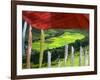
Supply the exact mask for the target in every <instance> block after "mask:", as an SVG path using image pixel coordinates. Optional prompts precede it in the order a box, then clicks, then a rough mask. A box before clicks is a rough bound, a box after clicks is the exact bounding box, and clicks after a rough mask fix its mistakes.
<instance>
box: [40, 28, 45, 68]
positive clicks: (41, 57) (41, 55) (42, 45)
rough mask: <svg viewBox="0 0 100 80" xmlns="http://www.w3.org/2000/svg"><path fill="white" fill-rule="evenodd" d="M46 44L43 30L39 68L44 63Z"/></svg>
mask: <svg viewBox="0 0 100 80" xmlns="http://www.w3.org/2000/svg"><path fill="white" fill-rule="evenodd" d="M44 42H45V37H44V30H43V29H41V40H40V59H39V68H41V67H42V62H43V53H44Z"/></svg>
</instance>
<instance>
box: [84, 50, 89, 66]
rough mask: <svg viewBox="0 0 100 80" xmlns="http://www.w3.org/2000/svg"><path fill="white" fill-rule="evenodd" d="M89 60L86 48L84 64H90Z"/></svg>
mask: <svg viewBox="0 0 100 80" xmlns="http://www.w3.org/2000/svg"><path fill="white" fill-rule="evenodd" d="M88 64H89V62H88V52H87V50H86V49H85V53H84V65H85V66H88Z"/></svg>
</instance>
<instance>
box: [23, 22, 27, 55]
mask: <svg viewBox="0 0 100 80" xmlns="http://www.w3.org/2000/svg"><path fill="white" fill-rule="evenodd" d="M26 29H27V22H26V21H25V22H24V26H23V32H22V54H23V55H25V50H24V46H25V34H26Z"/></svg>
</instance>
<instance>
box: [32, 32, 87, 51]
mask: <svg viewBox="0 0 100 80" xmlns="http://www.w3.org/2000/svg"><path fill="white" fill-rule="evenodd" d="M83 38H85V35H83V34H81V33H79V32H65V33H64V34H62V35H60V36H57V37H52V38H49V39H46V40H45V44H44V49H45V50H46V49H53V48H57V47H61V46H64V45H66V44H70V43H74V42H75V41H76V40H81V39H83ZM32 49H35V50H37V51H40V41H35V42H33V43H32Z"/></svg>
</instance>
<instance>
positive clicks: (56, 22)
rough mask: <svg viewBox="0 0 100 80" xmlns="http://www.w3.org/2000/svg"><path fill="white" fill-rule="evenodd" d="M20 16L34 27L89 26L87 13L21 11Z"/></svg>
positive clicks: (84, 27) (65, 27)
mask: <svg viewBox="0 0 100 80" xmlns="http://www.w3.org/2000/svg"><path fill="white" fill-rule="evenodd" d="M22 17H23V19H24V20H25V21H27V22H28V23H29V24H30V25H32V27H34V28H36V29H58V28H61V29H73V28H74V29H75V28H77V29H88V28H89V14H75V13H55V12H32V11H30V12H27V11H23V12H22Z"/></svg>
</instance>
